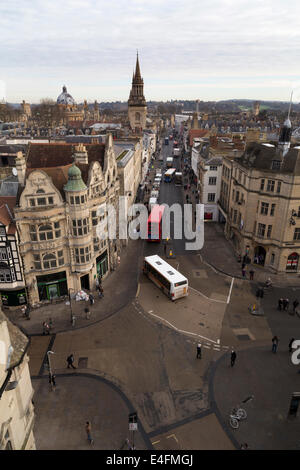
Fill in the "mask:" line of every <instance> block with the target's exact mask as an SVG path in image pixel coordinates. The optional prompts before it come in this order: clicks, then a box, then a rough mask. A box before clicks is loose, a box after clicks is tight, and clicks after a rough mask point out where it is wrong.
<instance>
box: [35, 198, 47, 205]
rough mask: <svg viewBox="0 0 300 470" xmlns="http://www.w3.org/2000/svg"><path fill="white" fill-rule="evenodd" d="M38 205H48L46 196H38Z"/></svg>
mask: <svg viewBox="0 0 300 470" xmlns="http://www.w3.org/2000/svg"><path fill="white" fill-rule="evenodd" d="M37 203H38V206H45V205H46V198H45V197H38V198H37Z"/></svg>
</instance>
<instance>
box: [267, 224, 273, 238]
mask: <svg viewBox="0 0 300 470" xmlns="http://www.w3.org/2000/svg"><path fill="white" fill-rule="evenodd" d="M271 233H272V225H268V231H267V238H271Z"/></svg>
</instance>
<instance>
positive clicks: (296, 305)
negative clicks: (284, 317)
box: [293, 299, 299, 313]
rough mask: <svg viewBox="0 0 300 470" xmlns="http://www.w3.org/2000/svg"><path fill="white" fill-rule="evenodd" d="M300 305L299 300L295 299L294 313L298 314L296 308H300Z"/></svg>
mask: <svg viewBox="0 0 300 470" xmlns="http://www.w3.org/2000/svg"><path fill="white" fill-rule="evenodd" d="M298 305H299V302H298V300H297V299H295V300H294V302H293V313H296V308H297V307H298Z"/></svg>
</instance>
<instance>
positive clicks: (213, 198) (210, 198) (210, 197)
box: [207, 193, 216, 202]
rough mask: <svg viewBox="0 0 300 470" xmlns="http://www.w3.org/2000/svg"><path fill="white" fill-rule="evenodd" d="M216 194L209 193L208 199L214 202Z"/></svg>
mask: <svg viewBox="0 0 300 470" xmlns="http://www.w3.org/2000/svg"><path fill="white" fill-rule="evenodd" d="M215 197H216V194H215V193H208V195H207V200H208V201H209V202H214V201H215Z"/></svg>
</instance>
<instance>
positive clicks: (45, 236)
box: [39, 225, 53, 241]
mask: <svg viewBox="0 0 300 470" xmlns="http://www.w3.org/2000/svg"><path fill="white" fill-rule="evenodd" d="M39 239H40V240H41V241H43V240H53V230H52V226H51V225H41V226H40V227H39Z"/></svg>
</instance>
